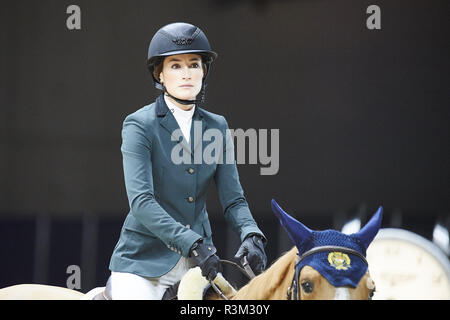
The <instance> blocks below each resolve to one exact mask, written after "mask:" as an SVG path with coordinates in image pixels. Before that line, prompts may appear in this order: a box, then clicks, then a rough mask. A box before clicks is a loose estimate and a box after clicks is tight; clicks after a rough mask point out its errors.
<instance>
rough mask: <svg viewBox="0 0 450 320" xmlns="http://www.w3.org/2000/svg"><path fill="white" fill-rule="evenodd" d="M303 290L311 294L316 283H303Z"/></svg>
mask: <svg viewBox="0 0 450 320" xmlns="http://www.w3.org/2000/svg"><path fill="white" fill-rule="evenodd" d="M302 289H303V291H304V292H305V293H311V292H313V290H314V283H313V282H311V281H303V282H302Z"/></svg>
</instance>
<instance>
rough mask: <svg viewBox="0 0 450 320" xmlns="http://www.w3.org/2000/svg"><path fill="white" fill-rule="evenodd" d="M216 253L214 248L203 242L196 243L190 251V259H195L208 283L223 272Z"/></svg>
mask: <svg viewBox="0 0 450 320" xmlns="http://www.w3.org/2000/svg"><path fill="white" fill-rule="evenodd" d="M216 251H217V250H216V248H215V247H214V246H212V245H208V244H204V243H202V242H201V241H197V242H195V243H194V244H193V245H192V247H191V249H190V250H189V257H191V258H192V259H194V261H195V263H196V264H197V265H198V266H199V267H200V269H201V270H202V276H204V277H205V278H206V279H207V280H208V281H212V280H214V279H215V278H216V276H217V273H218V272H220V271H221V264H220V259H219V257H218V256H217V255H216Z"/></svg>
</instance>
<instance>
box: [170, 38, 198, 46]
mask: <svg viewBox="0 0 450 320" xmlns="http://www.w3.org/2000/svg"><path fill="white" fill-rule="evenodd" d="M172 41H173V43H175V44H176V45H178V46H186V45H190V44H191V43H192V41H194V39H193V38H176V39H173V40H172Z"/></svg>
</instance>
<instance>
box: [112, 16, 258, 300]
mask: <svg viewBox="0 0 450 320" xmlns="http://www.w3.org/2000/svg"><path fill="white" fill-rule="evenodd" d="M216 57H217V54H216V53H215V52H213V51H212V50H211V47H210V44H209V42H208V39H207V38H206V36H205V34H204V33H203V31H202V30H200V29H199V28H198V27H196V26H194V25H191V24H188V23H172V24H169V25H166V26H164V27H163V28H161V29H160V30H158V31H157V32H156V33H155V35H154V36H153V38H152V40H151V42H150V46H149V50H148V62H147V63H148V67H149V70H150V73H151V75H152V78H153V82H154V85H155V87H156V88H157V89H160V90H161V91H162V94H161V95H160V96H159V97H158V98H157V99H156V101H155V102H154V103H152V104H150V105H147V106H144V107H143V108H141V109H139V110H137V111H136V112H134V113H132V114H130V115H128V116H127V117H126V118H125V121H124V123H123V128H122V146H121V151H122V156H123V170H124V178H125V187H126V191H127V196H128V201H129V206H130V211H129V213H128V215H127V217H126V219H125V222H124V224H123V227H122V230H121V233H120V238H119V241H118V243H117V245H116V247H115V249H114V252H113V254H112V257H111V261H110V266H109V268H110V270H111V276H110V279H109V281H108V285H107V294H108V295H109V296H110V297H111V298H112V299H161V298H162V297H163V295H164V292H165V291H166V289H167V288H168V287H170V286H172V285H173V284H175V283H177V282H178V281H179V280H181V278H182V276H183V275H184V274H185V273H186V272H187V270H188V269H189V268H191V267H193V266H196V265H197V266H199V267H200V269H201V270H202V275H203V276H205V277H206V278H207V279H208V280H213V279H214V278H215V277H216V275H217V273H218V272H220V271H221V268H220V262H219V258H218V256H217V255H216V249H215V247H214V245H213V242H212V233H211V225H210V222H209V219H208V213H207V211H206V193H207V190H208V187H209V185H210V183H211V182H212V180H214V181H215V184H216V187H217V191H218V195H219V199H220V202H221V205H222V208H223V212H224V215H225V219H226V221H227V224H228V225H229V226H230V227H231V228H232V229H233V230H234V231H235V232H236V233H237V234H238V235H239V237H240V240H241V245H240V248H239V250H238V252H237V253H236V256H235V258H237V259H240V258H242V257H243V256H244V255H245V256H247V259H248V261H249V264H250V267H251V268H252V269H253V270H254V271H255V272H256V273H259V272H262V271H263V270H264V268H265V266H266V262H267V258H266V254H265V252H264V246H265V243H266V242H267V240H266V238H265V236H264V235H263V233H262V232H261V230H260V229H259V228H258V226H257V224H256V222H255V221H254V219H253V217H252V215H251V212H250V210H249V207H248V204H247V201H246V199H245V197H244V193H243V190H242V187H241V184H240V181H239V176H238V171H237V167H236V164H235V161H234V147H233V144H232V143H231V144H230V143H229V142H230V140H231V142H232V139H231V136H230V134H229V130H228V124H227V122H226V120H225V118H224V117H223V116H221V115H217V114H214V113H211V112H208V111H206V110H205V109H203V108H200V107H199V106H198V105H199V104H200V103H202V102H203V100H204V95H205V88H206V82H207V81H206V80H207V76H208V74H209V72H210V69H211V63H212V62H213V61H214V59H215V58H216ZM194 122H195V123H196V124H195V125H197V124H199V125H201V130H202V132H201V133H202V135H201V136H198V134H197V136H194V132H195V131H196V130H194V126H195V125H193V123H194ZM207 129H216V132H217V130H219V131H220V132H221V133H222V136H223V141H222V149H221V152H222V154H221V156H222V159H229V157H230V155H231V156H232V159H233V161H232V163H228V162H223V161H216V162H215V163H212V164H211V163H204V162H203V161H201V163H198V161H183V162H182V163H180V162H179V161H174V160H173V155H174V152H173V150H174V148H176V147H180V145H181V146H182V148H180V149H178V150H182V151H183V152H187V153H186V154H187V155H188V157H187V158H186V157H184V158H183V159H184V160H186V159H188V160H193V159H194V151H195V152H197V150H198V149H200V150H201V147H202V145H203V142H202V136H203V133H204V132H205V130H207ZM227 142H228V143H227ZM200 152H201V151H200ZM201 154H202V153H201ZM227 154H228V156H227Z"/></svg>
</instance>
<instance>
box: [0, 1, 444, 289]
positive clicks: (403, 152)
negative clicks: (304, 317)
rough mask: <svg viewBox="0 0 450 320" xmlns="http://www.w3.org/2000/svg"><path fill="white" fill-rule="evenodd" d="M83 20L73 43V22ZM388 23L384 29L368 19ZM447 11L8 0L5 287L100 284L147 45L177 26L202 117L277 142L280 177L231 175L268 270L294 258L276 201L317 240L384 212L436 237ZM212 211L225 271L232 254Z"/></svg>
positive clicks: (1, 261)
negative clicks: (271, 134)
mask: <svg viewBox="0 0 450 320" xmlns="http://www.w3.org/2000/svg"><path fill="white" fill-rule="evenodd" d="M71 4H76V5H78V6H80V8H81V30H68V29H67V27H66V19H67V18H68V16H69V15H68V14H66V8H67V7H68V6H69V5H71ZM371 4H376V5H378V6H379V7H380V8H381V30H369V29H367V27H366V19H367V18H368V16H369V14H367V13H366V9H367V7H368V6H369V5H371ZM449 4H450V3H449V2H448V1H436V0H432V1H425V0H424V1H356V0H354V1H332V0H323V1H321V0H310V1H307V0H304V1H294V0H291V1H287V0H285V1H225V0H210V1H207V0H203V1H201V0H199V1H186V0H180V1H172V0H171V1H148V0H145V1H144V0H142V1H137V0H133V1H111V0H96V1H87V0H85V1H82V0H78V1H61V0H43V1H25V0H20V1H2V3H1V7H0V99H1V100H0V103H1V107H0V287H4V286H7V285H13V284H17V283H31V282H34V283H46V284H53V285H60V286H65V285H66V279H67V277H68V276H69V275H68V274H66V268H67V266H69V265H79V266H80V267H81V270H82V288H81V290H82V291H83V292H86V291H88V290H89V289H91V288H93V287H94V286H103V285H105V282H106V279H107V277H108V275H109V271H108V263H109V258H110V255H111V253H112V249H113V248H114V245H115V243H116V241H117V240H118V235H119V232H120V228H121V225H122V222H123V219H124V218H125V216H126V214H127V213H128V202H127V197H126V192H125V188H124V183H123V172H122V158H121V153H120V145H121V135H120V134H121V127H122V122H123V120H124V118H125V117H126V115H128V114H130V113H132V112H134V111H135V110H137V109H139V108H141V107H142V106H144V105H147V104H149V103H151V102H153V101H154V99H155V98H156V97H157V95H158V94H159V92H158V91H157V90H156V89H154V88H153V87H152V83H151V78H150V75H149V74H148V72H147V70H146V68H145V62H146V55H147V48H148V44H149V42H150V40H151V38H152V36H153V34H154V33H155V32H156V31H157V30H158V29H159V28H160V27H162V26H164V25H166V24H168V23H171V22H176V21H185V22H190V23H193V24H195V25H197V26H199V27H200V28H202V29H203V31H205V33H206V34H207V36H208V38H209V40H210V42H211V45H212V47H213V49H214V50H215V51H216V52H218V53H219V58H218V59H217V60H216V62H215V63H214V64H213V67H212V70H211V73H210V77H209V86H208V90H207V101H206V104H205V105H204V108H206V109H207V110H209V111H212V112H214V113H218V114H222V115H224V116H225V117H226V118H227V120H228V123H229V125H230V128H234V129H237V128H242V129H244V130H246V129H249V128H255V129H279V130H280V155H279V158H280V169H279V172H278V173H277V174H276V175H273V176H262V175H260V167H261V166H262V165H261V164H258V165H250V164H243V165H239V166H238V169H239V174H240V178H241V183H242V186H243V188H244V191H245V195H246V197H247V201H248V203H249V205H250V209H251V210H252V213H253V215H254V217H255V219H256V220H257V222H258V224H259V225H260V227H261V229H262V230H263V231H264V232H265V233H266V235H267V236H268V238H269V244H268V246H267V253H268V257H269V262H271V261H273V259H275V258H276V257H278V256H279V255H280V254H281V253H282V252H283V251H284V250H286V249H287V248H289V247H290V245H291V244H290V243H289V241H288V240H287V237H286V236H285V235H284V232H283V231H282V230H281V229H280V227H279V224H278V222H277V220H276V219H275V218H274V216H273V214H272V212H271V209H270V200H271V199H272V198H274V199H276V200H277V201H278V203H279V204H280V205H281V206H282V207H283V208H284V209H285V210H286V211H288V212H290V213H291V214H292V215H294V216H295V217H297V218H298V219H299V220H301V221H302V222H304V223H305V224H307V225H308V226H309V227H311V228H313V229H326V228H331V227H334V228H341V227H342V225H343V224H344V222H345V221H347V220H348V219H350V218H351V217H354V216H359V217H361V218H362V219H363V222H365V221H367V219H368V218H369V216H370V214H372V213H373V212H375V210H376V209H377V208H378V206H380V205H382V206H383V207H384V209H385V217H384V222H383V226H384V227H388V226H395V227H403V228H407V229H409V230H412V231H414V232H416V233H419V234H421V235H423V236H424V237H426V238H430V237H431V233H432V229H433V226H434V224H435V223H436V222H440V223H442V224H444V225H445V226H447V227H448V225H449V212H450V151H449V149H450V148H449V144H450V129H449V128H450V126H449V120H450V107H449V101H450V99H449V98H450V95H449V85H450V73H449V71H450V70H449V69H450V68H449V56H450V45H449V30H450V28H449V27H450V23H449V18H448V17H449V13H450V10H449V9H450V5H449ZM221 211H222V208H221V207H220V203H219V201H218V197H217V194H216V190H215V188H212V189H211V191H210V195H209V198H208V212H209V214H210V217H211V220H212V224H213V232H214V239H215V243H216V245H217V247H218V250H219V255H220V256H221V257H222V258H226V259H231V258H232V256H233V255H234V252H235V251H236V250H237V247H238V242H237V241H238V240H237V237H236V236H235V235H233V234H232V233H231V231H229V230H228V228H226V227H224V220H223V216H222V212H221Z"/></svg>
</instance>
